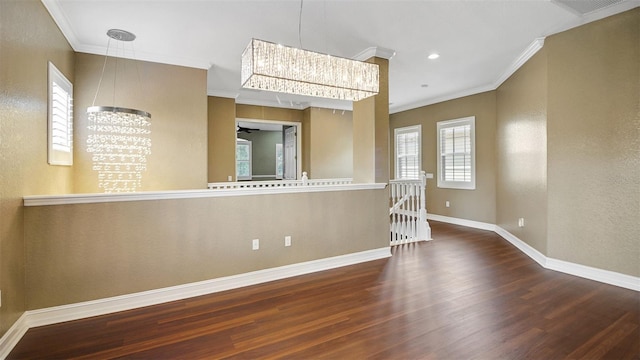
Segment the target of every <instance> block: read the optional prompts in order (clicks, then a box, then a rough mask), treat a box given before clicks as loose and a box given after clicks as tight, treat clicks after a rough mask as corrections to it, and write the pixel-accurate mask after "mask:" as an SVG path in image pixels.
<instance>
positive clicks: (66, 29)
mask: <svg viewBox="0 0 640 360" xmlns="http://www.w3.org/2000/svg"><path fill="white" fill-rule="evenodd" d="M41 1H42V5H44V7H45V8H46V9H47V11H49V15H51V18H53V21H54V22H55V23H56V25H58V28H60V31H62V35H64V37H65V38H66V39H67V42H69V45H71V47H72V48H73V50H75V51H78V46H79V44H80V42H79V41H78V37H77V36H76V34H75V33H74V32H73V28H72V27H71V25H70V24H69V19H67V17H66V16H65V15H64V11H62V8H61V7H60V2H59V1H57V0H41Z"/></svg>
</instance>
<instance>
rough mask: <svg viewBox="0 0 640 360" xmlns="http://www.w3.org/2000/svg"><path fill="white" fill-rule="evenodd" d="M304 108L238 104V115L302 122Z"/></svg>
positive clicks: (247, 117) (241, 116)
mask: <svg viewBox="0 0 640 360" xmlns="http://www.w3.org/2000/svg"><path fill="white" fill-rule="evenodd" d="M302 113H303V110H296V109H285V108H276V107H269V106H256V105H244V104H237V105H236V117H238V118H243V119H255V120H275V121H295V122H302V118H303V114H302Z"/></svg>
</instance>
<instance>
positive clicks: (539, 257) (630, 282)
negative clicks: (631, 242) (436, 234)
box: [427, 214, 640, 291]
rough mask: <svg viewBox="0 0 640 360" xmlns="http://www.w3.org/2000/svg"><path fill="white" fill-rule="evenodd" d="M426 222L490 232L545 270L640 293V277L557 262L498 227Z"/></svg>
mask: <svg viewBox="0 0 640 360" xmlns="http://www.w3.org/2000/svg"><path fill="white" fill-rule="evenodd" d="M427 219H428V220H434V221H441V222H446V223H449V224H454V225H462V226H467V227H471V228H476V229H482V230H491V231H494V232H495V233H496V234H498V235H500V236H501V237H502V238H504V239H505V240H507V241H508V242H510V243H511V244H512V245H513V246H515V247H517V248H518V249H519V250H520V251H522V252H523V253H524V254H525V255H527V256H528V257H530V258H531V259H533V261H535V262H537V263H538V264H540V266H542V267H543V268H545V269H549V270H554V271H559V272H562V273H565V274H569V275H574V276H578V277H581V278H585V279H589V280H594V281H599V282H602V283H605V284H609V285H615V286H619V287H623V288H625V289H630V290H635V291H640V277H637V276H631V275H626V274H621V273H618V272H615V271H609V270H603V269H598V268H594V267H590V266H586V265H580V264H576V263H572V262H568V261H564V260H558V259H554V258H550V257H547V256H545V255H543V254H542V253H541V252H539V251H538V250H536V249H535V248H533V247H532V246H531V245H529V244H527V243H526V242H524V241H522V240H520V239H518V238H517V237H516V236H515V235H513V234H511V233H510V232H508V231H507V230H505V229H503V228H501V227H500V226H497V225H494V224H489V223H483V222H479V221H473V220H466V219H460V218H454V217H449V216H442V215H437V214H427Z"/></svg>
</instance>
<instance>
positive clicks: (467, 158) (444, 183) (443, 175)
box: [437, 116, 475, 189]
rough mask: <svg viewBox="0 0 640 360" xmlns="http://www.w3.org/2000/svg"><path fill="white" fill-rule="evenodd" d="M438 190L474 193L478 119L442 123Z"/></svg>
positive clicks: (439, 139) (439, 136) (440, 126)
mask: <svg viewBox="0 0 640 360" xmlns="http://www.w3.org/2000/svg"><path fill="white" fill-rule="evenodd" d="M437 131H438V170H439V176H438V187H442V188H454V189H475V117H473V116H472V117H468V118H462V119H455V120H449V121H440V122H438V124H437Z"/></svg>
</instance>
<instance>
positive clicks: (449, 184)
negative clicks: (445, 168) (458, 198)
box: [436, 116, 476, 190]
mask: <svg viewBox="0 0 640 360" xmlns="http://www.w3.org/2000/svg"><path fill="white" fill-rule="evenodd" d="M462 125H470V126H471V129H470V137H471V181H446V180H444V173H443V172H442V153H441V150H442V145H441V144H440V133H441V130H442V129H446V128H452V127H456V126H462ZM436 128H437V130H436V133H437V142H436V146H437V154H438V155H437V162H438V164H437V165H438V187H439V188H448V189H464V190H475V188H476V117H475V116H469V117H465V118H460V119H453V120H447V121H439V122H438V123H437V125H436Z"/></svg>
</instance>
